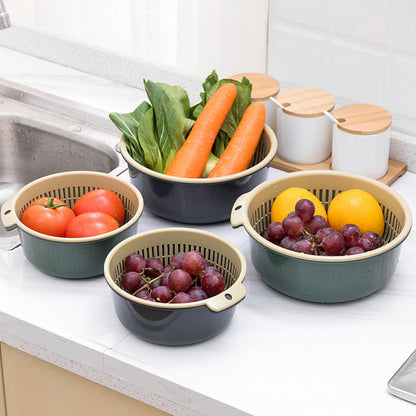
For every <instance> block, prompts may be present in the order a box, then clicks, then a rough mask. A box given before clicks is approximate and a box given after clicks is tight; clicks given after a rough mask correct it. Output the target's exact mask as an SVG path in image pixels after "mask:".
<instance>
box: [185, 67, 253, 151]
mask: <svg viewBox="0 0 416 416" xmlns="http://www.w3.org/2000/svg"><path fill="white" fill-rule="evenodd" d="M229 82H231V83H233V84H234V85H235V86H236V87H237V97H236V99H235V101H234V104H233V106H232V107H231V110H230V112H229V113H228V115H227V117H226V119H225V121H224V124H223V125H222V127H221V130H220V132H219V133H218V136H217V138H216V140H215V143H214V146H213V149H212V150H213V153H214V154H215V155H216V156H217V157H221V155H222V153H223V152H224V149H225V148H226V147H227V145H228V143H229V141H230V139H231V137H232V136H233V134H234V132H235V129H236V128H237V126H238V123H239V122H240V120H241V118H242V117H243V114H244V111H246V109H247V107H248V106H249V105H250V104H251V89H252V85H251V83H250V81H249V80H248V79H247V78H246V77H243V79H242V81H241V82H238V81H235V80H233V79H221V80H218V76H217V74H216V72H215V71H213V72H212V73H211V74H210V75H208V77H207V78H206V80H205V82H204V83H203V84H202V85H203V89H204V92H203V93H201V94H200V96H201V102H200V103H199V104H197V105H196V106H194V107H193V116H194V117H195V118H197V117H198V116H199V114H201V111H202V109H203V108H204V106H205V104H206V102H207V101H208V100H209V99H210V98H211V96H212V95H213V94H214V93H215V91H217V90H218V88H220V87H221V86H222V85H224V84H227V83H229Z"/></svg>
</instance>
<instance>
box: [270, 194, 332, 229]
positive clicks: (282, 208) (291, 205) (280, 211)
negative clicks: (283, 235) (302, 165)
mask: <svg viewBox="0 0 416 416" xmlns="http://www.w3.org/2000/svg"><path fill="white" fill-rule="evenodd" d="M300 199H309V200H310V201H312V202H313V203H314V205H315V214H314V215H321V216H322V217H324V218H325V219H326V218H327V216H326V211H325V207H324V206H323V205H322V202H321V201H320V200H319V199H318V198H317V197H316V196H315V195H314V194H313V193H312V192H310V191H308V190H307V189H305V188H298V187H296V186H294V187H291V188H288V189H285V190H284V191H283V192H281V193H280V194H279V195H277V197H276V199H275V200H274V202H273V205H272V210H271V213H270V219H271V221H272V222H274V221H280V222H282V221H283V220H284V219H285V217H286V216H287V214H290V213H291V212H292V211H294V210H295V205H296V202H298V201H299V200H300Z"/></svg>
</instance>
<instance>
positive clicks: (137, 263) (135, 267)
mask: <svg viewBox="0 0 416 416" xmlns="http://www.w3.org/2000/svg"><path fill="white" fill-rule="evenodd" d="M124 267H125V268H126V270H127V271H128V272H136V273H141V272H143V270H144V268H145V267H146V260H145V258H144V257H143V256H141V255H140V254H138V253H132V254H129V255H128V256H127V257H126V258H125V259H124Z"/></svg>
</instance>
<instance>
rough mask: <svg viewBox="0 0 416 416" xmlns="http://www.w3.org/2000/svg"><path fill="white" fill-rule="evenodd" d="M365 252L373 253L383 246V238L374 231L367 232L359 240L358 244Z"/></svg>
mask: <svg viewBox="0 0 416 416" xmlns="http://www.w3.org/2000/svg"><path fill="white" fill-rule="evenodd" d="M357 245H358V246H359V247H361V248H362V249H363V250H364V251H371V250H375V249H376V248H379V247H380V246H381V238H380V236H379V235H378V234H377V233H374V232H373V231H366V232H365V233H364V234H363V235H362V236H361V237H360V239H359V241H358V244H357Z"/></svg>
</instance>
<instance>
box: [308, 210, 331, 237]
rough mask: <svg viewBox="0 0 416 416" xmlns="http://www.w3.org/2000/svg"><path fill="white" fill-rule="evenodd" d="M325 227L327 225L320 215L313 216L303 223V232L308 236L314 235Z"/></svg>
mask: <svg viewBox="0 0 416 416" xmlns="http://www.w3.org/2000/svg"><path fill="white" fill-rule="evenodd" d="M326 227H328V223H327V222H326V219H325V218H324V217H323V216H322V215H314V216H313V217H312V218H311V219H310V220H309V221H307V222H306V223H305V230H306V231H307V232H308V233H310V234H316V233H317V232H318V230H320V229H321V228H326Z"/></svg>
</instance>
